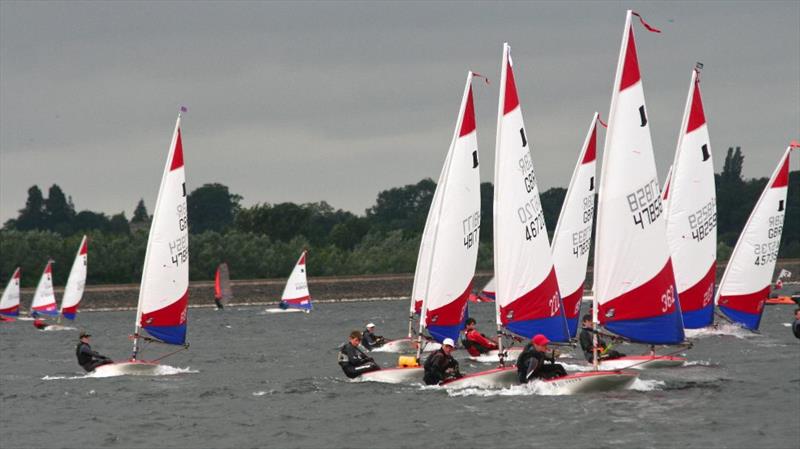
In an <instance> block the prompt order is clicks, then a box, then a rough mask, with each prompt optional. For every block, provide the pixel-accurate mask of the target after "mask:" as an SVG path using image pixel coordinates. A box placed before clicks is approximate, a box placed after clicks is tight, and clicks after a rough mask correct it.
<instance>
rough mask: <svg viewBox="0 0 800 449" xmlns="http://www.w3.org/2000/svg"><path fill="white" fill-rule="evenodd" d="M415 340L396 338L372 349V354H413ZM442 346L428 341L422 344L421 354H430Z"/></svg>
mask: <svg viewBox="0 0 800 449" xmlns="http://www.w3.org/2000/svg"><path fill="white" fill-rule="evenodd" d="M415 343H416V340H411V339H410V338H408V337H406V338H398V339H397V340H389V341H387V342H386V343H384V344H383V345H382V346H380V347H378V348H374V349H372V352H396V353H411V352H415V351H416V350H417V348H416V347H415V346H414V344H415ZM441 347H442V345H441V344H439V343H437V342H435V341H429V342H427V343H424V344H423V348H422V352H432V351H436V350H437V349H439V348H441Z"/></svg>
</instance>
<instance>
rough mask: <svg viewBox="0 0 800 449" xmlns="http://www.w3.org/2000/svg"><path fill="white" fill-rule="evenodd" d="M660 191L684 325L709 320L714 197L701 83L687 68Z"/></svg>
mask: <svg viewBox="0 0 800 449" xmlns="http://www.w3.org/2000/svg"><path fill="white" fill-rule="evenodd" d="M670 173H671V174H670V178H669V184H668V185H667V189H669V190H667V189H665V192H664V193H665V195H666V198H667V199H666V202H665V207H666V210H667V214H666V219H667V242H668V244H669V249H670V255H671V257H672V261H673V269H674V271H675V283H676V284H677V286H678V298H679V300H680V305H681V312H682V313H683V325H684V327H686V328H688V329H697V328H701V327H705V326H708V325H710V324H711V323H713V321H714V303H713V301H712V299H713V297H714V280H715V276H716V271H717V262H716V261H717V194H716V187H715V183H714V161H713V159H712V157H711V142H710V140H709V137H708V125H707V124H706V117H705V112H704V111H703V101H702V99H701V96H700V79H699V78H698V72H697V70H692V79H691V82H690V83H689V94H688V97H687V99H686V108H685V110H684V112H683V120H682V121H681V131H680V134H679V135H678V146H677V149H676V150H675V160H674V162H673V163H672V169H671V171H670Z"/></svg>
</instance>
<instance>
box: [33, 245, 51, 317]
mask: <svg viewBox="0 0 800 449" xmlns="http://www.w3.org/2000/svg"><path fill="white" fill-rule="evenodd" d="M30 314H31V316H32V317H38V316H41V315H47V316H56V315H58V304H56V294H55V292H54V291H53V260H52V259H51V260H48V261H47V265H46V266H45V267H44V272H43V273H42V277H41V278H39V284H38V285H37V286H36V292H35V293H34V294H33V301H32V302H31V312H30Z"/></svg>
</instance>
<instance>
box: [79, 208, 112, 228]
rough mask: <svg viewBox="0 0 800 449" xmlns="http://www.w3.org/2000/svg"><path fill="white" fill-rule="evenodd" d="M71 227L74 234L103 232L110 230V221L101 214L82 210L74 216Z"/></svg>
mask: <svg viewBox="0 0 800 449" xmlns="http://www.w3.org/2000/svg"><path fill="white" fill-rule="evenodd" d="M72 227H73V229H74V230H75V231H76V232H88V231H103V232H106V231H108V230H109V229H111V221H110V220H109V219H108V217H106V215H105V214H103V213H96V212H92V211H89V210H83V211H80V212H78V213H77V214H76V215H75V219H74V220H73V221H72Z"/></svg>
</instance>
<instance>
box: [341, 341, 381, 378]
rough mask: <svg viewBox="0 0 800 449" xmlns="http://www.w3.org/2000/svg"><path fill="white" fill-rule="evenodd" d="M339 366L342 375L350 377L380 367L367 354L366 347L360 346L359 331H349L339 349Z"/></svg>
mask: <svg viewBox="0 0 800 449" xmlns="http://www.w3.org/2000/svg"><path fill="white" fill-rule="evenodd" d="M339 366H341V367H342V371H344V375H345V376H347V377H349V378H350V379H355V378H356V377H358V376H360V375H362V374H364V373H368V372H370V371H377V370H379V369H381V367H380V366H378V364H377V363H375V360H373V359H372V357H370V356H368V355H367V348H365V347H363V346H361V332H359V331H353V332H350V337H349V338H348V341H347V342H345V343H344V344H343V345H342V347H341V348H340V350H339Z"/></svg>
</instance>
